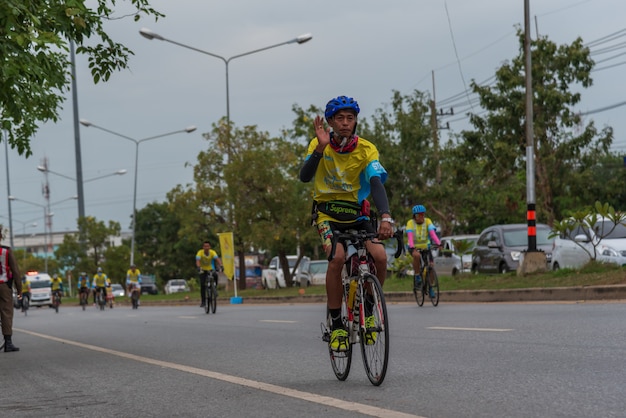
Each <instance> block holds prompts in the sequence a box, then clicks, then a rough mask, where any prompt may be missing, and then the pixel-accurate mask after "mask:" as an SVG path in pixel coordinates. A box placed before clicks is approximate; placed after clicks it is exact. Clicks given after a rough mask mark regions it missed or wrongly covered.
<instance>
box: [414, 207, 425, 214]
mask: <svg viewBox="0 0 626 418" xmlns="http://www.w3.org/2000/svg"><path fill="white" fill-rule="evenodd" d="M418 213H426V208H425V207H424V205H415V206H413V215H417V214H418Z"/></svg>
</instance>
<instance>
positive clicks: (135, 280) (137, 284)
mask: <svg viewBox="0 0 626 418" xmlns="http://www.w3.org/2000/svg"><path fill="white" fill-rule="evenodd" d="M133 288H138V289H139V297H140V298H141V271H139V269H138V268H137V266H136V265H135V264H131V266H130V268H129V269H128V271H127V272H126V291H127V292H128V297H131V295H132V292H133Z"/></svg>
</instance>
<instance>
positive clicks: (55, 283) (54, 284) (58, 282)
mask: <svg viewBox="0 0 626 418" xmlns="http://www.w3.org/2000/svg"><path fill="white" fill-rule="evenodd" d="M62 287H63V279H61V278H60V277H53V278H52V280H50V289H51V290H60V289H61V288H62Z"/></svg>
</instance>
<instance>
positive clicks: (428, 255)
mask: <svg viewBox="0 0 626 418" xmlns="http://www.w3.org/2000/svg"><path fill="white" fill-rule="evenodd" d="M424 262H426V263H428V265H429V266H432V265H433V264H434V263H435V262H434V260H433V253H432V252H431V251H430V249H428V250H424ZM428 284H429V285H431V286H432V284H433V278H432V276H431V275H430V274H429V275H428Z"/></svg>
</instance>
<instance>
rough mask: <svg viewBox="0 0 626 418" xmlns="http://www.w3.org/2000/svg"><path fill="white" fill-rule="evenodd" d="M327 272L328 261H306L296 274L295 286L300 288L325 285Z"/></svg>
mask: <svg viewBox="0 0 626 418" xmlns="http://www.w3.org/2000/svg"><path fill="white" fill-rule="evenodd" d="M327 270H328V260H306V261H304V262H303V264H302V268H301V269H300V272H299V273H298V276H297V280H296V281H295V282H294V286H295V285H298V284H299V285H300V287H308V286H311V285H313V286H316V285H325V284H326V271H327Z"/></svg>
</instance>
